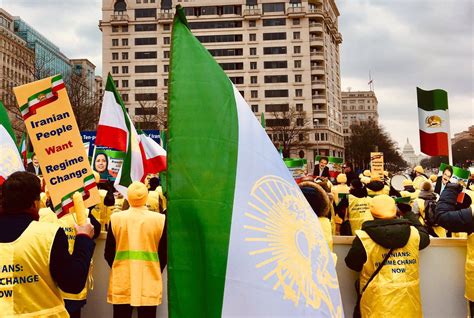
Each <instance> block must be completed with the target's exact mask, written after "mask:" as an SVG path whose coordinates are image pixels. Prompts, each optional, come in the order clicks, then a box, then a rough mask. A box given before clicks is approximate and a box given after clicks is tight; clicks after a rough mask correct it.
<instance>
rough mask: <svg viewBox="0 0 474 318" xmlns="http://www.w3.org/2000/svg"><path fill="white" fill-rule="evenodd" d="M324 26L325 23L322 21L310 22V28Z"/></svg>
mask: <svg viewBox="0 0 474 318" xmlns="http://www.w3.org/2000/svg"><path fill="white" fill-rule="evenodd" d="M322 27H323V24H322V23H319V22H311V23H310V24H309V28H310V29H311V28H322Z"/></svg>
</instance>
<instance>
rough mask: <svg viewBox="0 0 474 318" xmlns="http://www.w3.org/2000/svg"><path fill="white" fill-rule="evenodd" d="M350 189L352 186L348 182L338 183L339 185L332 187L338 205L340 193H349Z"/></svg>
mask: <svg viewBox="0 0 474 318" xmlns="http://www.w3.org/2000/svg"><path fill="white" fill-rule="evenodd" d="M350 189H351V188H350V187H349V186H348V185H347V184H338V185H336V186H334V187H332V189H331V192H332V194H333V196H334V203H335V204H336V205H338V204H339V193H341V194H347V193H349V190H350Z"/></svg>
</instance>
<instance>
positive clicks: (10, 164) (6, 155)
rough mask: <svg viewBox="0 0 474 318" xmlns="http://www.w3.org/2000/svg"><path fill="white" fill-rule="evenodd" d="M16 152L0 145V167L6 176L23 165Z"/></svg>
mask: <svg viewBox="0 0 474 318" xmlns="http://www.w3.org/2000/svg"><path fill="white" fill-rule="evenodd" d="M16 151H17V150H16V149H12V148H11V147H9V146H8V145H0V153H1V154H2V155H1V156H0V158H1V160H0V166H2V170H3V171H4V173H5V175H7V176H9V175H11V174H12V173H13V172H15V171H18V169H19V168H21V167H22V165H23V164H22V163H21V160H20V159H19V157H18V153H17V152H16Z"/></svg>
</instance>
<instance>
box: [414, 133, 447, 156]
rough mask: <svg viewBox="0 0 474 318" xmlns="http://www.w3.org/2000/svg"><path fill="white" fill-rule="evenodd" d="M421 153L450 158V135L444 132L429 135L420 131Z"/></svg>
mask: <svg viewBox="0 0 474 318" xmlns="http://www.w3.org/2000/svg"><path fill="white" fill-rule="evenodd" d="M420 148H421V152H423V153H425V154H427V155H428V156H448V155H449V146H448V134H447V133H444V132H439V133H434V134H428V133H426V132H424V131H422V130H420Z"/></svg>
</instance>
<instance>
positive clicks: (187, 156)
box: [167, 6, 238, 318]
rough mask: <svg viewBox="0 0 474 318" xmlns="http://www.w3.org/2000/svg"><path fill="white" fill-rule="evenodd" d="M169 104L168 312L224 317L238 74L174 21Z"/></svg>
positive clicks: (181, 19)
mask: <svg viewBox="0 0 474 318" xmlns="http://www.w3.org/2000/svg"><path fill="white" fill-rule="evenodd" d="M171 45H172V46H171V68H170V81H169V83H170V84H169V108H168V123H169V128H168V156H167V160H168V173H167V178H168V180H167V182H168V195H169V204H168V210H169V212H168V216H169V219H168V222H169V223H168V226H169V227H168V235H169V238H168V242H169V245H168V255H169V265H168V273H169V276H168V292H169V294H168V312H169V317H171V318H175V317H220V316H221V312H222V305H223V298H224V296H223V295H224V285H225V277H226V268H227V255H228V249H229V240H230V227H231V221H232V210H233V204H234V190H235V181H236V168H237V151H238V122H237V120H238V118H237V108H236V101H235V97H234V91H233V87H232V83H231V81H230V80H229V79H228V77H227V76H226V74H225V73H224V71H222V69H221V67H220V66H219V64H217V62H216V61H215V60H214V59H213V57H212V56H211V55H210V54H209V52H208V50H207V49H206V48H204V47H203V46H202V45H201V43H199V41H198V40H197V39H196V38H195V37H194V36H193V35H192V33H191V32H190V30H189V28H188V27H187V21H186V18H185V16H184V10H183V9H182V8H181V7H180V6H179V7H178V9H177V13H176V15H175V18H174V22H173V33H172V42H171Z"/></svg>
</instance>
